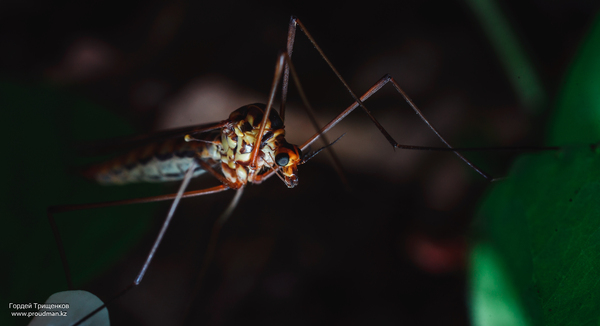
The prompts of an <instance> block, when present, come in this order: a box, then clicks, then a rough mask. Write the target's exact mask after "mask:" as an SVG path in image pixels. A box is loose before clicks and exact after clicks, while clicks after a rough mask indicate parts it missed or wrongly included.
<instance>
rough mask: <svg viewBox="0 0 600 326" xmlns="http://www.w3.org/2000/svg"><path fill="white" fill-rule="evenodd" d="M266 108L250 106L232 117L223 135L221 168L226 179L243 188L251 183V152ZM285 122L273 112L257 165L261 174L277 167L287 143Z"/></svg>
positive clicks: (267, 124) (241, 109)
mask: <svg viewBox="0 0 600 326" xmlns="http://www.w3.org/2000/svg"><path fill="white" fill-rule="evenodd" d="M265 108H266V105H264V104H250V105H246V106H243V107H241V108H239V109H237V110H235V111H233V112H232V113H231V115H230V116H229V121H230V123H229V124H228V125H227V126H225V127H224V128H223V129H222V132H221V148H220V153H221V168H222V171H223V175H224V176H225V177H226V178H227V179H228V180H229V181H231V182H233V183H235V184H238V185H244V184H246V183H247V182H253V180H249V170H248V168H249V165H250V163H251V162H250V161H251V155H252V149H253V148H254V144H255V143H256V138H257V135H258V132H259V129H260V123H261V121H262V119H263V116H264V111H265ZM284 137H285V129H284V126H283V121H282V120H281V118H280V117H279V114H277V111H275V110H271V112H270V114H269V119H267V123H266V126H265V133H264V136H263V138H262V141H261V142H260V150H259V151H258V159H257V162H256V165H257V169H258V170H257V171H259V172H258V174H261V173H264V172H266V171H268V170H269V169H270V167H271V166H274V165H275V155H276V152H277V149H278V148H279V146H281V145H283V144H287V142H286V141H285V138H284Z"/></svg>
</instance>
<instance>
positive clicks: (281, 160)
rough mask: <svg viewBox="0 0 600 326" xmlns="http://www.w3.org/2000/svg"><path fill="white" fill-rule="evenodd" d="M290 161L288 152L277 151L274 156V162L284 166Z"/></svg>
mask: <svg viewBox="0 0 600 326" xmlns="http://www.w3.org/2000/svg"><path fill="white" fill-rule="evenodd" d="M289 162H290V156H289V155H288V153H279V154H277V155H276V156H275V163H277V165H279V166H286V165H287V164H288V163H289Z"/></svg>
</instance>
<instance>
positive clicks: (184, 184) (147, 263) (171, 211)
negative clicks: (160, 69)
mask: <svg viewBox="0 0 600 326" xmlns="http://www.w3.org/2000/svg"><path fill="white" fill-rule="evenodd" d="M195 168H196V163H195V162H194V161H192V164H190V167H189V168H188V170H187V172H186V174H185V177H184V178H183V181H182V182H181V186H179V190H178V191H177V195H176V196H175V199H174V200H173V203H172V204H171V208H169V212H168V214H167V218H165V221H164V222H163V225H162V227H161V228H160V231H159V232H158V236H157V237H156V239H155V240H154V244H153V245H152V249H150V252H149V253H148V256H147V257H146V261H145V262H144V265H143V266H142V269H141V270H140V272H139V273H138V275H137V276H136V278H135V279H134V280H133V283H131V284H130V285H129V286H128V287H127V288H125V289H124V290H123V291H121V292H120V293H119V294H117V295H116V296H115V297H113V298H111V299H110V300H108V301H107V302H105V303H104V304H103V305H101V306H100V307H98V308H97V309H96V310H94V311H92V312H90V313H89V314H88V315H87V316H85V317H83V318H82V319H81V320H79V321H78V322H77V323H75V325H79V324H81V323H83V322H84V321H86V320H87V319H88V318H90V317H92V316H93V315H94V314H96V313H97V312H99V311H101V310H102V309H104V308H105V307H106V306H107V305H108V304H110V303H112V302H114V301H115V300H116V299H118V298H119V297H120V296H122V295H123V294H125V293H127V291H129V290H131V289H132V288H134V287H136V286H138V285H139V284H140V283H141V282H142V279H143V278H144V275H146V271H147V270H148V267H149V266H150V263H151V262H152V259H153V258H154V254H155V253H156V249H158V246H160V243H161V242H162V239H163V237H164V235H165V233H166V232H167V229H168V228H169V224H170V223H171V220H172V219H173V215H174V214H175V209H176V208H177V206H178V205H179V201H180V200H181V198H182V197H183V193H184V192H185V188H187V186H188V185H189V183H190V180H191V179H192V176H193V175H194V169H195ZM223 187H225V186H223ZM75 325H74V326H75Z"/></svg>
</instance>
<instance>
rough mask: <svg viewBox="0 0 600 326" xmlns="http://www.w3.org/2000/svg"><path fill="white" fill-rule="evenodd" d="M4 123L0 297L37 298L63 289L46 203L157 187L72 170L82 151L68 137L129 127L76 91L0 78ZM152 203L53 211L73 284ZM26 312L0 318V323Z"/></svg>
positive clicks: (110, 257) (116, 249) (128, 234)
mask: <svg viewBox="0 0 600 326" xmlns="http://www.w3.org/2000/svg"><path fill="white" fill-rule="evenodd" d="M0 107H2V110H1V113H0V114H2V121H4V122H5V127H4V128H3V130H2V131H3V133H4V135H3V137H2V139H4V140H5V142H4V147H3V153H5V155H4V156H3V159H2V161H1V162H2V163H1V164H2V166H1V167H2V172H3V180H2V183H0V184H1V186H0V195H1V196H2V199H3V200H2V201H0V214H1V217H2V222H3V227H2V234H1V235H0V244H1V245H2V248H4V250H3V252H2V254H1V255H2V256H1V257H0V258H1V259H2V261H3V262H4V264H5V266H7V268H5V269H3V271H2V273H3V275H2V276H3V279H5V280H10V282H6V284H5V285H4V286H3V287H2V291H0V296H1V297H2V299H3V300H2V302H7V303H8V302H13V303H31V302H43V301H44V300H45V299H46V298H47V297H48V296H49V295H50V294H51V293H54V292H58V291H62V290H66V289H67V284H66V279H65V275H64V271H63V268H62V265H61V263H60V258H59V254H58V249H57V245H56V243H55V240H54V237H53V235H52V231H51V229H50V224H49V223H48V218H47V215H46V209H47V208H48V207H49V206H52V205H63V204H80V203H93V202H102V201H107V200H117V199H127V198H132V197H135V196H138V197H143V196H149V195H152V194H156V193H157V192H160V191H161V190H162V188H161V187H158V188H156V187H153V186H148V185H143V186H124V187H116V186H115V187H104V186H100V185H97V184H95V183H94V182H91V181H89V180H84V179H83V178H82V177H80V176H78V175H77V173H76V171H77V168H80V167H82V166H85V165H86V164H90V163H91V162H92V161H93V160H90V159H89V158H87V159H86V158H83V159H82V158H81V157H79V156H78V155H77V153H76V152H75V151H74V150H73V146H72V145H73V144H79V143H85V142H86V141H87V142H89V141H91V140H94V139H96V140H97V139H103V138H110V137H115V136H118V135H124V134H131V133H132V131H131V128H129V127H127V125H126V124H124V123H123V122H122V121H121V120H119V119H118V118H117V117H116V116H115V115H114V114H110V113H109V112H107V111H106V110H105V109H103V108H102V107H100V106H98V105H96V104H94V103H91V102H90V101H87V100H85V99H83V98H81V97H79V96H75V95H72V94H69V93H67V92H65V91H61V90H59V89H55V88H52V87H49V86H47V85H22V84H18V83H11V82H1V81H0ZM154 209H155V206H154V205H132V206H121V207H113V208H103V209H93V210H84V211H75V212H68V213H61V214H56V216H55V218H56V221H57V224H58V227H59V230H60V233H61V235H62V239H63V243H64V245H65V248H66V253H67V257H68V260H69V263H70V267H71V273H72V275H73V281H74V284H75V287H76V288H82V287H84V286H85V283H86V282H89V281H90V280H92V279H93V278H95V277H98V276H99V275H100V274H101V273H102V272H104V271H106V270H107V269H108V268H109V267H110V266H111V265H112V264H113V263H115V262H116V261H117V260H118V259H119V258H121V257H123V256H124V255H125V254H126V253H127V252H128V251H129V250H130V249H131V248H132V246H133V245H135V244H136V243H137V242H138V241H139V239H140V238H141V236H142V235H144V234H145V232H146V231H147V229H148V227H149V226H150V225H151V223H153V222H154V220H153V219H152V211H153V210H154ZM26 322H27V320H26V319H25V318H23V319H19V318H10V316H8V314H5V315H3V316H2V317H0V324H2V325H10V324H24V323H26Z"/></svg>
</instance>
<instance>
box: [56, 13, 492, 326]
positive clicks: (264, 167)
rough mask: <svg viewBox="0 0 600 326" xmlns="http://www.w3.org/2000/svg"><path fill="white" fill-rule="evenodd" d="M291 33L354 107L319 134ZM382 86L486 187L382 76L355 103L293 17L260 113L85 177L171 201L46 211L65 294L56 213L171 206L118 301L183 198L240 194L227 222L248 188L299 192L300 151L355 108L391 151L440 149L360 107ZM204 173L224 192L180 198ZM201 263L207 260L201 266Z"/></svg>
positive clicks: (188, 134)
mask: <svg viewBox="0 0 600 326" xmlns="http://www.w3.org/2000/svg"><path fill="white" fill-rule="evenodd" d="M297 28H300V29H301V30H302V31H303V32H304V34H305V35H306V36H307V37H308V39H309V40H310V42H311V43H312V44H313V45H314V47H315V48H316V50H317V51H318V52H319V53H320V55H321V56H322V58H323V59H324V60H325V61H326V62H327V64H328V65H329V67H330V68H331V70H332V71H333V72H334V73H335V75H336V76H337V77H338V79H339V80H340V81H341V83H342V84H343V85H344V86H345V87H346V89H347V90H348V92H349V93H350V95H351V97H352V99H353V100H354V101H353V103H352V104H350V106H348V107H347V108H346V109H345V110H343V111H342V112H341V113H339V114H338V115H337V116H336V117H335V118H333V119H332V120H331V121H330V122H329V123H327V124H326V125H325V126H322V127H321V126H320V125H318V124H317V122H316V119H315V118H314V113H312V112H313V110H312V108H311V106H310V104H309V103H308V100H307V99H306V96H305V95H304V92H303V90H302V87H301V85H300V82H299V80H298V78H297V76H296V73H295V70H294V67H293V65H292V62H291V59H290V55H291V53H292V48H293V44H294V38H295V32H296V29H297ZM290 76H291V77H292V80H293V81H294V84H295V86H296V88H297V90H298V93H299V95H300V97H301V98H302V101H303V102H304V106H305V107H306V109H307V112H308V113H309V116H310V117H311V120H312V123H313V125H314V126H315V128H316V130H317V132H316V134H314V135H313V136H312V137H311V138H309V139H308V140H306V141H305V142H304V143H303V144H302V145H300V146H296V145H292V144H290V143H288V142H287V141H286V140H285V130H284V120H283V117H284V113H285V111H284V109H285V105H284V104H285V101H286V96H287V90H288V83H289V77H290ZM280 82H281V93H282V108H281V111H280V113H279V114H278V113H277V112H276V111H275V110H273V109H271V108H272V106H273V102H274V97H275V94H276V92H277V89H278V85H279V83H280ZM388 83H390V84H391V85H392V86H393V87H394V89H395V90H396V91H397V92H398V93H399V94H400V95H401V96H402V98H403V99H404V100H405V101H406V102H407V103H408V105H409V106H410V107H411V108H412V110H413V111H414V112H415V113H416V114H417V115H418V116H419V117H420V118H421V120H423V122H425V123H426V124H427V125H428V127H429V128H430V129H431V130H432V131H433V132H434V133H435V134H436V135H437V137H438V138H439V139H440V140H441V141H442V142H443V143H444V144H445V145H446V146H447V147H445V148H443V149H444V150H447V151H452V152H454V154H456V155H457V156H458V157H459V158H460V159H461V160H463V161H464V162H465V163H467V164H468V165H469V166H471V167H472V168H473V169H474V170H475V171H476V172H478V173H479V174H480V175H482V176H483V177H484V178H486V179H488V180H491V179H492V178H491V177H490V176H489V175H487V174H486V173H484V172H483V171H481V170H480V169H478V168H477V167H476V166H475V165H473V164H472V163H471V162H469V161H468V160H467V159H466V158H465V157H463V156H462V155H461V154H460V153H458V151H457V150H456V149H454V148H452V147H451V146H450V144H449V143H448V142H447V141H446V140H445V139H444V138H443V137H442V136H441V135H440V134H439V133H438V132H437V131H436V130H435V128H434V127H433V126H431V124H430V123H429V121H428V120H427V119H426V118H425V117H424V115H423V114H422V113H421V111H420V110H419V109H418V108H417V107H416V105H414V103H413V102H412V101H411V100H410V98H408V96H407V95H406V94H405V93H404V91H403V90H402V89H401V88H400V86H399V85H398V84H397V83H396V81H395V80H394V78H393V77H392V76H390V75H385V76H384V77H383V78H381V79H380V80H379V81H377V82H376V83H375V84H374V85H373V86H372V87H371V88H370V89H369V90H367V91H366V92H365V93H364V94H363V95H362V96H358V95H356V94H355V93H354V92H353V91H352V90H351V89H350V88H349V87H348V85H347V83H346V82H345V80H344V79H343V78H342V77H341V75H340V74H339V73H338V72H337V70H336V69H335V68H334V67H333V65H332V64H331V63H330V62H329V60H328V59H327V58H326V56H325V54H324V53H323V52H322V50H321V49H320V47H319V46H318V45H317V44H316V42H315V41H314V39H313V38H312V36H310V34H309V33H308V32H307V31H306V29H305V28H304V26H303V25H302V24H301V23H300V21H299V20H297V19H296V18H295V17H292V19H291V21H290V25H289V31H288V44H287V52H283V53H281V54H280V55H279V56H278V61H277V64H276V68H275V74H274V78H273V84H272V86H271V91H270V94H269V99H268V101H267V104H266V105H262V104H251V105H246V106H243V107H241V108H239V109H237V110H235V111H234V112H233V113H231V115H230V116H229V119H227V120H224V121H221V122H220V123H216V124H210V125H201V126H196V127H189V128H180V129H175V130H171V131H165V132H161V133H158V134H154V135H147V136H142V137H136V138H133V139H131V144H135V145H136V147H139V148H138V149H136V150H134V151H132V152H130V154H128V155H126V156H123V157H120V158H117V159H115V160H112V161H110V162H108V163H105V164H101V165H98V166H95V167H93V168H91V169H89V170H88V171H87V172H86V174H87V175H88V176H89V177H92V178H94V179H96V180H98V181H99V182H100V183H104V184H124V183H133V182H141V181H149V182H162V181H171V180H183V181H182V182H181V186H180V187H179V191H178V192H177V194H171V195H163V196H156V197H148V198H141V199H131V200H123V201H119V202H110V203H105V204H99V205H98V204H89V205H88V204H84V205H71V206H62V207H53V208H50V209H49V214H48V216H49V219H50V223H51V225H52V228H53V231H54V235H55V237H56V239H57V244H58V246H59V248H60V249H59V251H60V255H61V259H62V261H63V266H64V268H65V271H66V275H67V279H68V282H69V284H70V286H71V287H72V284H71V283H72V282H71V281H70V276H69V271H68V270H69V269H68V264H67V259H66V254H65V251H64V249H63V248H62V243H61V241H60V235H59V231H58V228H57V227H56V224H55V222H54V217H53V216H52V215H53V214H54V213H58V212H62V211H69V210H75V209H84V208H91V207H104V206H110V205H116V204H131V203H139V202H148V201H159V200H168V199H174V200H173V204H172V206H171V209H170V210H169V213H168V214H167V217H166V219H165V221H164V223H163V224H162V227H161V229H160V232H159V234H158V236H157V237H156V239H155V241H154V244H153V246H152V249H151V250H150V252H149V254H148V255H147V257H146V260H145V262H144V264H143V266H142V267H141V270H140V271H139V273H138V274H137V276H136V277H135V279H134V281H133V283H132V284H131V285H130V286H129V287H128V288H127V289H125V290H123V291H122V292H121V294H123V293H125V292H127V290H128V289H131V288H133V287H134V286H137V285H139V284H140V282H141V281H142V278H143V277H144V275H145V273H146V271H147V270H148V268H149V266H150V262H151V261H152V259H153V257H154V254H155V252H156V250H157V248H158V247H159V245H160V243H161V240H162V238H163V236H164V234H165V232H166V230H167V228H168V226H169V223H170V221H171V219H172V217H173V214H174V212H175V208H176V207H177V205H178V203H179V201H180V199H181V198H183V197H188V196H197V195H207V194H211V193H215V192H220V191H225V190H228V189H238V190H237V193H236V196H235V197H234V200H233V201H232V204H231V205H230V206H229V208H228V209H227V210H226V211H225V213H224V214H223V215H222V216H228V215H229V214H230V213H231V211H232V210H233V207H235V204H236V203H237V200H238V199H239V196H240V195H241V190H242V189H243V188H244V186H245V185H246V184H248V183H255V184H256V183H260V182H262V181H264V180H265V179H267V178H269V177H270V176H272V175H278V176H279V177H280V179H282V181H283V182H284V183H285V184H286V185H287V186H288V187H290V188H292V187H294V186H296V185H297V184H298V177H297V166H298V165H300V164H302V163H304V162H306V161H307V160H308V159H309V158H310V157H312V156H313V155H307V156H303V155H302V151H306V150H307V148H308V147H309V146H310V145H311V144H312V143H313V142H315V141H316V140H317V139H319V138H321V139H323V140H324V141H325V143H329V142H328V141H327V140H326V136H325V134H326V133H327V132H328V131H329V130H330V129H331V128H333V127H334V126H335V125H336V124H337V123H339V122H340V121H341V120H343V119H344V118H345V117H346V116H347V115H348V114H350V113H351V112H352V111H353V110H355V109H356V108H358V107H361V108H362V110H363V111H364V112H365V113H366V114H367V115H368V117H369V118H370V119H371V121H372V122H373V123H374V124H375V126H376V127H377V128H378V129H379V131H380V132H381V133H382V135H383V136H384V137H385V139H386V140H387V141H388V142H389V143H390V144H391V146H392V147H393V148H404V149H417V150H431V149H439V148H432V147H422V146H408V145H401V144H399V143H398V142H396V141H395V140H394V139H393V138H392V136H391V135H390V134H389V133H388V132H387V131H386V130H385V129H384V127H383V126H382V125H381V124H380V123H379V122H378V121H377V120H376V119H375V117H374V116H373V115H372V114H371V112H370V111H369V110H368V109H367V108H366V107H365V105H364V103H363V102H364V101H366V100H367V99H368V98H369V97H370V96H371V95H373V94H375V93H376V92H377V91H378V90H380V89H381V88H382V87H383V86H385V85H386V84H388ZM317 152H318V151H317ZM332 157H334V161H335V156H334V155H333V153H332ZM215 165H220V170H221V171H220V172H219V171H217V170H215V169H214V168H213V166H215ZM338 167H339V166H338ZM339 170H341V169H339ZM203 172H209V173H210V174H212V175H213V176H214V177H216V178H217V179H218V180H219V181H220V182H221V183H222V184H221V185H220V186H217V187H213V188H206V189H201V190H197V191H190V192H185V190H186V187H187V185H188V183H189V181H190V179H191V178H192V177H194V176H197V175H199V174H201V173H203ZM223 221H224V219H221V218H220V219H219V220H218V222H217V223H216V224H215V227H214V228H213V233H212V236H211V239H210V243H209V249H208V250H207V253H206V254H205V262H207V261H208V262H210V256H211V255H212V251H211V250H214V246H215V244H216V240H215V239H216V234H218V230H219V229H220V227H221V225H222V224H223ZM211 248H212V249H211ZM206 257H209V258H208V259H207V258H206ZM205 266H206V264H205ZM200 274H202V273H200ZM121 294H119V295H121ZM110 302H111V301H109V303H110ZM103 308H104V306H101V307H99V308H97V309H96V310H94V311H92V312H90V313H89V314H88V315H87V317H85V318H83V319H82V320H80V322H81V321H83V320H85V319H86V318H88V317H90V316H92V315H93V314H94V313H95V312H96V311H99V310H101V309H103Z"/></svg>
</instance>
